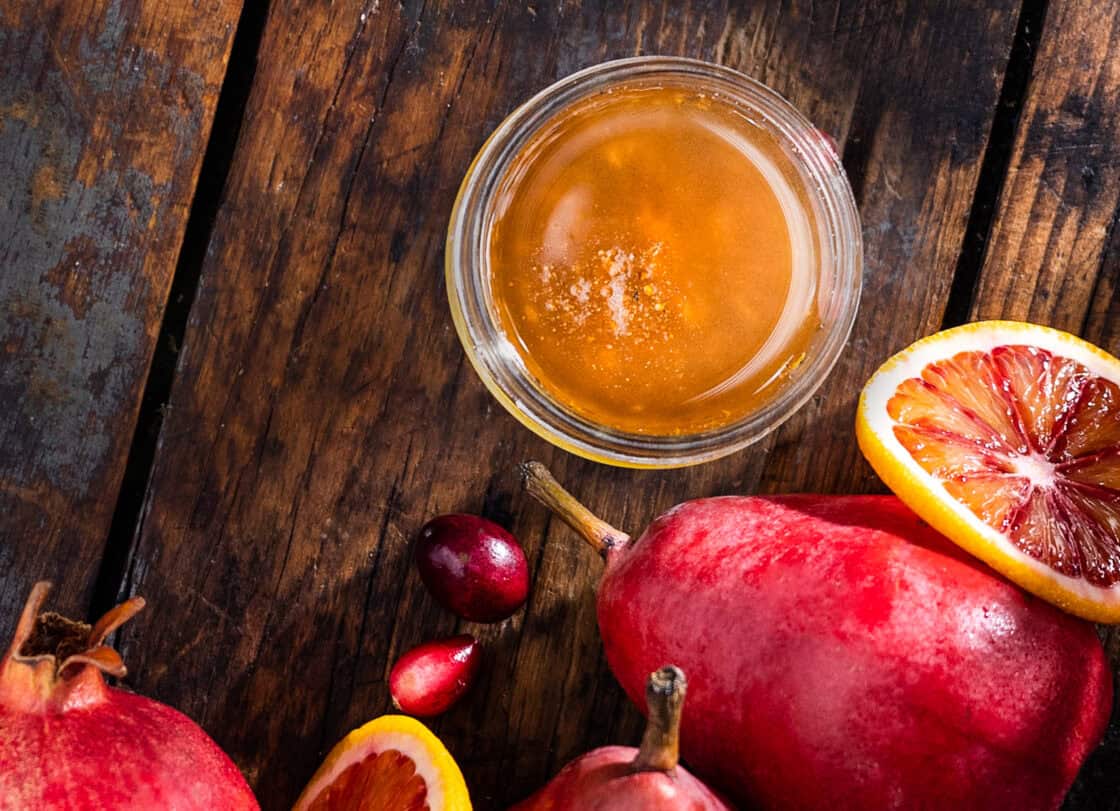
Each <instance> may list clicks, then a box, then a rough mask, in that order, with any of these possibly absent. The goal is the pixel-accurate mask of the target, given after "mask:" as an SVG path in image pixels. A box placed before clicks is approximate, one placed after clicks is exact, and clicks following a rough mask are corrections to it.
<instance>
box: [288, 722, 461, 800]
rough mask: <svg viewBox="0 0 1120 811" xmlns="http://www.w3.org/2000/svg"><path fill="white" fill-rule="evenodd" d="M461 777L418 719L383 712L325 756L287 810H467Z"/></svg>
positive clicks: (447, 755) (448, 756)
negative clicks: (383, 713)
mask: <svg viewBox="0 0 1120 811" xmlns="http://www.w3.org/2000/svg"><path fill="white" fill-rule="evenodd" d="M470 808H471V801H470V797H469V795H468V794H467V786H466V783H465V782H463V775H462V773H461V772H460V771H459V767H458V766H457V765H456V764H455V761H454V759H452V757H451V754H450V753H449V752H448V751H447V749H446V748H444V746H443V744H442V743H440V741H439V739H438V738H437V737H436V736H435V735H433V734H432V733H431V732H429V731H428V728H427V727H426V726H424V725H423V724H421V723H420V722H419V721H417V720H415V719H413V718H409V717H407V716H404V715H383V716H381V717H380V718H375V719H373V720H372V721H370V722H369V723H368V724H366V725H364V726H362V727H359V728H358V729H355V730H354V731H353V732H351V733H350V734H349V735H347V736H346V737H345V738H343V739H342V740H341V741H339V743H338V744H337V745H336V746H335V748H334V749H332V750H331V752H330V754H329V755H327V759H326V760H324V761H323V765H322V766H320V767H319V770H318V771H317V772H315V775H314V777H312V778H311V782H310V783H308V784H307V788H305V789H304V790H303V793H302V794H301V795H300V797H299V799H298V800H297V801H296V804H295V807H294V809H293V811H470Z"/></svg>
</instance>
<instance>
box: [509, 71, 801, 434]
mask: <svg viewBox="0 0 1120 811" xmlns="http://www.w3.org/2000/svg"><path fill="white" fill-rule="evenodd" d="M806 210H807V203H806V201H805V199H804V192H803V191H802V189H801V185H800V182H799V180H798V177H797V175H796V171H795V169H794V168H793V167H792V165H791V164H790V162H789V159H788V158H787V157H786V155H785V154H784V153H783V152H782V151H781V149H780V147H779V146H778V144H777V143H776V142H775V141H774V139H773V137H772V136H771V135H770V134H769V133H768V132H767V131H766V130H764V129H763V128H761V127H760V126H758V125H756V124H755V123H753V122H752V121H751V120H750V119H749V118H748V117H747V115H746V114H745V113H744V112H743V111H742V110H741V109H740V108H737V107H735V106H733V105H731V104H730V103H728V102H725V101H722V100H720V99H719V98H718V97H715V96H712V95H709V94H703V93H699V92H696V91H690V90H684V89H676V88H672V87H654V88H621V89H615V90H613V91H609V92H605V93H600V94H598V95H595V96H592V97H590V98H587V99H584V100H582V101H580V102H578V103H576V104H575V105H574V106H572V107H570V108H568V109H566V110H564V111H563V112H562V113H561V114H560V115H558V116H557V117H556V118H554V119H553V120H552V121H550V122H548V123H546V124H545V125H544V126H543V127H542V128H541V129H540V130H539V131H538V132H537V133H536V134H535V135H534V136H533V138H532V139H531V140H530V142H529V143H528V144H526V145H525V146H524V147H523V148H522V150H521V151H520V153H519V154H518V155H517V156H515V157H514V159H513V160H512V162H511V163H510V167H509V169H508V171H507V173H506V175H505V176H504V177H503V178H502V179H501V181H500V187H499V189H498V191H497V195H496V206H495V214H494V219H493V221H492V225H491V228H490V233H489V253H490V257H489V258H490V273H491V276H490V286H491V295H492V299H493V304H494V307H495V309H496V311H497V314H498V318H499V322H500V324H501V326H502V329H503V330H504V331H505V332H506V334H507V336H508V337H509V339H510V341H511V342H512V344H513V345H514V347H515V348H516V350H517V352H518V353H519V355H520V356H521V359H522V361H523V362H524V364H525V366H526V368H527V369H528V370H529V372H530V373H531V374H532V375H533V377H534V378H535V379H536V381H537V383H538V385H540V386H541V388H542V389H544V390H545V392H547V393H548V394H549V395H551V397H552V398H554V399H555V400H557V401H559V402H560V403H563V404H564V405H565V406H566V407H567V408H569V409H571V410H572V411H573V412H575V413H577V414H579V415H581V416H583V417H585V418H586V419H588V420H590V421H592V422H594V423H596V424H599V425H603V426H607V427H610V428H613V429H615V430H620V431H624V432H629V433H635V434H655V435H679V434H688V433H698V432H702V431H706V430H712V429H716V428H719V427H722V426H725V425H727V424H729V423H732V422H735V421H736V420H738V419H740V418H742V417H743V416H744V415H746V414H748V413H750V412H752V411H754V410H755V409H757V408H758V407H759V406H760V405H761V404H762V403H763V402H765V401H766V400H767V399H769V397H770V396H772V394H773V393H774V391H775V389H776V388H777V387H779V386H780V385H781V384H782V382H783V378H784V376H785V374H786V373H787V372H788V371H790V370H791V369H792V368H794V367H796V366H797V365H798V364H799V363H800V362H801V360H802V359H803V358H804V356H805V352H806V349H807V348H808V346H809V343H810V341H811V339H812V337H813V335H814V333H815V332H816V331H817V330H818V329H819V328H820V324H819V320H818V317H817V306H816V299H817V295H818V290H817V287H818V285H817V278H816V277H817V261H816V257H815V255H814V246H813V238H812V236H811V226H810V220H809V216H808V214H807V213H806Z"/></svg>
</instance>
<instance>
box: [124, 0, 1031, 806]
mask: <svg viewBox="0 0 1120 811" xmlns="http://www.w3.org/2000/svg"><path fill="white" fill-rule="evenodd" d="M1016 13H1017V6H1016V4H1015V3H1012V2H998V3H987V4H976V5H975V6H970V7H963V6H962V5H961V4H958V3H948V2H946V3H929V2H912V3H902V2H897V3H869V4H864V5H863V6H862V7H860V8H857V9H855V10H850V9H849V10H846V9H845V8H844V7H841V5H840V4H837V3H826V2H822V1H821V0H817V2H807V3H798V2H795V3H793V4H792V5H791V4H789V3H782V2H777V1H776V0H775V2H767V3H758V4H752V5H751V6H750V7H749V8H747V9H741V8H739V7H738V6H737V5H736V6H735V7H733V8H728V7H727V6H725V5H724V4H722V3H719V2H693V3H691V4H683V5H682V4H677V3H665V4H654V3H591V2H587V3H583V4H579V3H563V4H543V3H542V4H534V5H529V6H526V5H523V4H503V3H496V4H492V5H482V4H471V5H463V4H455V5H453V6H452V5H447V6H444V5H442V4H436V3H434V2H433V3H427V4H425V3H406V4H404V6H403V7H402V6H397V5H396V4H391V3H385V2H376V0H367V2H357V1H356V0H349V1H346V0H343V1H342V2H335V3H332V4H329V5H328V4H325V3H308V4H304V3H296V2H294V1H288V2H286V1H285V0H277V1H276V2H275V3H274V4H273V6H272V8H271V12H270V18H269V22H268V26H267V28H266V30H265V34H264V38H263V41H262V46H261V51H260V54H259V65H258V69H257V74H256V82H255V84H254V87H253V91H252V95H251V97H250V100H249V104H248V108H247V110H246V119H245V125H244V128H243V130H242V139H241V141H240V142H239V145H238V151H237V155H236V157H235V160H234V163H233V169H232V172H231V175H230V178H229V183H228V186H227V193H226V198H225V202H224V204H223V207H222V209H221V211H220V212H219V217H218V224H217V227H216V229H215V233H214V236H213V240H212V242H211V245H210V246H209V251H208V255H207V260H206V263H205V266H204V268H203V274H202V279H201V285H200V291H199V296H198V300H197V302H196V304H195V307H194V309H193V310H192V314H191V324H190V327H189V330H188V334H187V338H186V341H185V344H184V348H183V355H182V359H181V362H180V367H179V371H178V376H177V379H176V384H175V388H174V393H173V397H172V403H171V410H170V414H169V417H168V419H167V421H166V422H165V424H164V432H163V437H162V440H161V443H162V445H161V449H160V452H159V454H158V456H157V460H156V465H155V468H154V470H153V475H152V480H151V485H150V492H149V494H148V508H147V510H146V512H145V515H144V516H143V524H142V527H141V530H140V533H139V538H138V542H137V545H136V547H135V548H134V549H133V550H132V553H131V557H130V561H129V570H128V576H127V580H126V582H125V583H124V584H123V587H122V593H123V594H131V593H142V594H144V595H145V596H146V597H147V598H148V599H149V601H150V608H149V610H148V612H146V614H147V618H146V620H145V619H141V620H139V621H137V622H136V623H134V624H133V625H132V626H131V627H130V628H128V629H126V630H125V631H124V632H123V639H122V642H123V645H124V654H125V658H126V660H127V661H128V662H129V665H130V667H131V670H132V674H133V675H132V676H131V678H130V681H131V683H132V684H133V685H134V686H136V687H137V688H138V689H141V690H143V691H145V692H147V693H149V694H151V695H154V696H156V697H158V698H161V699H163V700H166V701H169V702H171V703H173V704H175V705H176V706H178V707H180V708H182V709H183V710H185V711H186V712H188V713H189V714H190V715H192V716H193V717H195V718H196V719H198V720H200V721H201V722H202V723H203V725H204V726H205V727H206V728H207V729H208V730H209V731H211V732H212V733H213V734H214V735H215V736H216V737H217V739H218V741H219V742H220V743H221V744H222V745H223V746H224V747H226V748H227V750H228V751H230V752H231V754H232V755H233V757H234V758H235V760H236V761H237V762H238V763H239V764H240V765H241V766H242V767H243V768H244V769H245V771H246V773H247V774H248V776H249V778H250V780H251V781H252V782H253V784H254V786H255V787H256V789H257V790H258V792H259V793H260V796H261V800H262V803H263V804H264V806H265V807H266V808H281V807H284V806H285V805H286V804H288V803H290V802H291V800H292V799H293V798H294V796H295V795H296V793H297V792H298V790H299V788H300V787H301V786H302V784H303V783H304V781H305V780H306V779H307V778H308V777H309V776H310V774H311V772H312V771H313V770H314V768H315V767H316V765H317V763H318V761H319V759H320V758H321V756H322V755H323V754H324V753H325V751H326V750H327V749H328V748H329V747H330V746H331V745H333V744H334V742H335V741H336V740H337V739H338V738H339V737H340V736H341V735H342V734H343V733H344V732H345V731H347V730H348V729H349V728H351V727H353V726H355V725H356V724H358V723H360V722H362V721H364V720H366V719H368V718H370V717H373V716H375V715H377V714H379V713H381V712H384V711H386V710H387V709H388V707H389V699H388V692H387V687H386V680H387V675H388V671H389V668H390V666H391V663H392V661H393V660H394V659H395V658H396V656H397V655H399V654H400V653H401V652H403V651H404V650H405V649H406V648H408V647H410V646H411V645H413V644H415V643H417V642H419V641H421V640H423V639H426V638H431V637H433V636H436V635H444V634H450V633H453V632H458V631H463V630H469V631H472V632H474V633H476V634H478V635H479V637H480V638H481V639H482V640H483V641H484V643H485V644H486V648H487V662H486V665H485V667H484V676H483V678H482V680H481V682H480V683H479V684H478V685H477V687H476V689H475V690H474V691H473V693H472V694H471V696H470V697H469V698H468V699H467V700H465V701H464V702H463V703H462V704H460V705H459V706H457V707H456V708H454V709H453V710H452V711H451V712H450V713H448V714H447V715H446V716H444V717H443V718H441V719H439V720H438V721H436V722H435V724H434V726H435V729H436V731H437V732H438V733H440V734H441V735H442V736H443V737H444V739H445V740H446V741H447V743H448V745H449V746H450V748H451V750H452V752H453V753H454V754H455V756H456V757H457V759H458V760H459V762H460V764H461V765H462V766H463V769H464V771H465V773H466V775H467V777H468V780H469V782H470V784H471V786H472V789H473V791H474V793H475V799H476V802H477V805H478V807H479V808H497V807H502V806H503V805H504V804H506V803H508V802H509V801H511V800H514V799H516V798H518V797H521V796H524V795H525V794H527V793H528V792H529V790H530V789H532V788H534V787H536V786H537V785H539V784H541V783H542V782H544V780H545V779H547V778H548V777H549V776H550V774H551V773H552V772H554V771H555V770H556V769H557V768H558V767H559V766H560V765H561V764H562V763H563V762H564V761H566V760H567V759H569V758H571V757H572V756H574V755H575V754H577V753H579V752H581V751H583V750H585V749H587V748H589V747H591V746H594V745H598V744H601V743H605V742H635V741H636V740H637V736H638V731H639V722H638V716H637V714H636V712H635V711H634V710H633V709H632V708H630V707H629V706H628V705H627V703H626V702H625V699H624V697H623V696H622V694H621V692H620V690H619V689H618V687H617V686H616V685H615V683H614V681H613V679H612V678H611V676H610V674H609V671H608V670H607V668H606V665H605V663H604V662H603V660H602V656H601V647H600V643H599V639H598V634H597V631H596V626H595V616H594V600H593V598H594V586H595V582H596V580H597V578H598V575H599V573H600V566H601V564H600V562H599V560H598V559H597V558H596V557H595V556H594V555H593V554H592V553H591V552H590V551H589V550H587V549H585V548H584V547H583V545H582V544H581V543H580V542H579V541H578V540H576V539H575V538H574V536H572V534H571V533H570V532H568V531H567V530H566V529H564V528H563V527H561V526H559V525H557V524H555V523H553V522H549V521H548V520H547V518H546V517H545V515H544V514H543V511H542V510H541V509H539V508H538V507H536V506H534V505H532V504H530V503H529V502H528V500H527V499H526V498H525V497H524V496H523V495H522V494H521V493H520V492H519V489H518V487H517V484H516V481H515V475H514V466H515V465H516V463H517V462H520V461H522V460H524V459H526V458H540V459H542V460H544V461H545V462H547V463H549V464H550V466H551V467H552V468H553V470H554V471H555V472H556V474H557V475H558V476H559V477H560V478H561V479H562V480H564V481H566V482H568V483H569V484H570V485H571V486H572V489H573V490H575V491H576V492H577V493H578V494H579V495H581V496H582V497H583V498H584V499H585V500H586V501H587V503H588V505H589V506H591V507H592V508H594V509H596V510H598V511H599V512H600V513H601V514H602V515H603V516H604V517H605V518H607V519H608V520H610V521H612V523H616V524H617V525H619V526H621V527H623V528H626V529H629V530H632V531H636V530H637V529H639V528H640V527H641V526H642V525H644V524H645V523H646V522H647V521H648V520H649V519H650V518H651V517H653V516H654V515H655V514H656V513H657V512H659V511H661V510H663V509H664V508H666V507H668V506H670V505H671V504H673V503H675V502H676V501H679V500H681V499H683V498H687V497H694V496H701V495H707V494H712V493H724V492H746V491H751V490H756V489H763V490H774V489H784V490H798V489H869V488H876V487H877V486H878V485H877V484H876V483H875V482H874V481H873V480H872V479H871V478H870V476H869V474H868V472H867V471H866V469H865V468H863V467H862V466H861V465H862V463H861V462H858V461H857V460H858V454H857V452H856V450H855V443H854V440H853V438H852V436H851V429H850V425H851V420H852V416H853V410H854V401H855V394H856V392H857V391H858V389H859V386H860V385H861V384H862V382H863V379H864V378H865V377H866V375H867V374H868V373H869V372H870V370H871V369H872V368H873V367H874V365H875V364H877V363H878V362H879V361H880V360H881V359H883V358H884V357H886V356H887V354H889V353H890V352H892V351H894V350H895V349H897V348H899V347H900V346H902V345H904V344H906V343H908V342H910V341H911V340H913V339H914V338H916V337H918V336H919V335H920V334H922V333H924V332H927V331H929V330H930V329H931V328H932V327H933V326H936V324H937V323H938V322H939V320H940V317H941V310H942V309H943V308H944V302H945V296H946V293H947V291H948V288H949V285H950V281H951V277H952V274H953V269H954V267H955V264H956V258H957V253H958V251H959V249H960V244H961V240H962V236H963V230H964V225H965V221H966V218H967V209H968V205H969V201H970V200H971V198H972V194H973V190H974V189H973V187H974V185H975V180H976V175H977V170H978V166H979V162H980V158H981V155H982V153H983V150H984V146H985V141H986V137H987V133H988V129H989V127H990V123H991V117H992V114H993V111H994V108H995V102H996V99H997V96H998V91H999V84H1000V77H1001V75H1002V71H1003V69H1004V63H1005V61H1006V58H1007V54H1008V51H1009V48H1010V44H1011V39H1012V34H1013V31H1014V27H1015V20H1016ZM636 53H677V54H685V55H690V56H698V57H701V58H707V59H715V60H718V61H722V62H726V63H728V64H731V65H732V66H735V67H738V68H740V69H742V70H744V71H745V72H747V73H750V74H752V75H754V76H756V77H758V78H760V79H762V80H763V81H765V82H767V83H769V84H771V85H773V86H774V87H776V88H777V89H778V90H779V91H781V92H782V93H784V94H785V95H787V96H788V97H789V98H790V99H791V100H792V101H793V102H794V103H795V104H797V105H798V106H799V107H801V108H802V109H803V110H805V111H806V112H807V113H808V114H809V115H810V116H811V117H812V118H813V119H814V120H815V121H816V122H817V123H818V124H819V125H820V126H822V127H823V128H824V129H826V130H827V131H828V132H830V133H831V134H832V135H833V136H834V137H835V138H836V139H837V141H838V142H839V143H841V144H843V145H844V153H845V156H846V162H847V165H848V168H849V171H850V173H851V175H852V177H853V181H854V185H855V187H856V190H857V193H858V196H859V200H860V203H861V208H862V211H863V216H864V219H865V234H866V240H867V245H866V257H867V270H866V297H865V307H864V310H863V314H862V316H861V318H860V321H859V326H858V328H857V331H856V334H855V336H854V339H853V345H852V348H851V349H849V351H848V353H847V354H846V356H845V359H844V360H843V361H842V363H841V365H840V366H839V368H838V370H837V372H836V373H835V374H834V375H833V378H832V379H831V381H830V382H829V384H828V386H827V388H826V389H824V390H823V394H822V395H821V396H820V397H819V398H817V400H816V401H815V403H814V404H813V405H812V406H811V407H809V408H807V409H806V411H804V412H803V415H802V416H801V417H799V418H798V419H797V420H796V422H791V423H790V424H788V427H787V428H785V429H783V430H782V431H781V433H780V434H778V436H777V437H776V439H772V440H770V441H768V442H766V443H764V444H762V445H760V446H758V447H756V448H755V449H753V450H751V451H749V452H746V453H743V454H740V455H737V456H735V457H733V458H731V459H727V460H724V461H723V462H720V463H716V464H710V465H705V466H703V467H700V468H696V469H692V470H686V471H675V472H669V473H655V472H633V471H623V470H615V469H610V468H605V467H601V466H597V465H594V464H591V463H588V462H584V461H581V460H578V459H575V458H573V457H570V456H567V455H565V454H563V453H561V452H559V451H555V450H553V449H552V448H550V447H549V446H547V445H545V444H543V443H542V442H541V441H539V440H537V439H536V438H535V437H533V436H532V435H530V434H529V433H528V432H527V431H525V430H523V429H522V428H520V427H519V426H518V424H517V423H516V422H515V421H514V420H513V419H512V418H511V417H509V416H508V415H506V414H505V413H504V412H503V411H502V410H501V409H500V407H499V406H498V405H497V404H496V403H495V402H494V401H493V400H492V398H491V397H490V396H489V395H488V394H487V392H486V391H485V389H484V388H483V387H482V385H481V383H480V382H479V381H478V380H477V378H476V377H475V375H474V374H473V372H472V371H471V370H470V368H469V366H468V365H466V364H465V362H464V357H463V354H462V352H461V350H460V348H459V346H458V343H457V340H456V337H455V335H454V331H453V329H452V326H451V322H450V318H449V315H448V312H447V305H446V296H445V291H444V289H443V283H442V245H443V238H444V229H445V227H446V222H447V217H448V213H449V211H450V208H451V204H452V202H453V199H454V195H455V191H456V188H457V186H458V183H459V180H460V179H461V177H462V175H463V173H464V171H465V170H466V167H467V165H468V163H469V161H470V159H471V157H472V155H473V154H474V152H475V150H476V149H477V148H478V147H479V145H480V144H481V143H482V141H483V140H484V139H485V137H486V135H487V134H488V133H489V132H490V131H491V130H492V129H493V128H494V127H495V126H496V125H497V124H498V122H499V121H500V120H501V119H502V117H503V116H504V115H506V114H507V113H508V112H509V111H510V110H512V109H513V107H514V106H516V104H517V103H518V102H520V101H521V100H523V99H524V98H526V97H528V96H529V95H530V94H531V93H533V92H535V91H536V90H538V89H540V88H542V87H544V86H545V85H547V84H548V83H550V82H551V81H553V80H555V79H557V78H559V77H561V76H563V75H566V74H568V73H570V72H572V71H573V70H576V69H578V68H580V67H584V66H586V65H589V64H593V63H596V62H599V61H602V60H604V59H608V58H612V57H619V56H626V55H632V54H636ZM451 510H463V511H471V512H481V513H483V514H486V515H488V516H490V517H492V518H495V519H497V520H499V521H500V522H502V523H505V524H506V525H507V526H511V527H512V528H513V530H514V532H515V534H517V535H518V536H519V537H520V538H521V540H522V541H523V543H524V545H525V547H526V551H527V554H528V556H529V560H530V563H531V566H532V569H533V572H534V576H535V586H534V589H533V593H532V596H531V598H530V604H529V606H528V609H527V610H526V611H524V612H522V613H519V614H518V615H516V616H515V617H514V618H513V619H511V620H510V621H508V622H506V623H502V624H499V625H494V626H473V625H470V624H468V623H461V622H457V621H456V620H455V619H454V618H453V617H452V616H450V615H449V614H447V613H445V612H443V611H442V610H441V609H439V607H438V606H437V605H436V604H435V603H434V601H433V600H432V599H431V598H430V597H429V595H428V594H427V593H426V592H425V590H424V589H423V587H422V585H421V584H420V582H419V579H418V577H417V576H416V574H415V572H414V570H413V567H412V566H411V564H410V560H409V548H410V543H411V540H412V538H413V536H414V534H415V532H416V531H417V530H418V529H419V527H420V526H421V524H422V523H423V522H424V521H425V520H426V519H427V518H429V517H431V516H433V515H435V514H437V513H440V512H445V511H451Z"/></svg>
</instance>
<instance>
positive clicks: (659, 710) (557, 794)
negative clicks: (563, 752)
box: [510, 666, 731, 811]
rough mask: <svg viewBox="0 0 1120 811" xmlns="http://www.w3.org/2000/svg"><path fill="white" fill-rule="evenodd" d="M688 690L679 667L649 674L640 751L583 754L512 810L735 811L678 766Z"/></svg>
mask: <svg viewBox="0 0 1120 811" xmlns="http://www.w3.org/2000/svg"><path fill="white" fill-rule="evenodd" d="M686 687H687V685H686V684H685V678H684V673H682V672H681V671H680V670H679V669H678V668H676V667H672V666H669V667H663V668H661V669H660V670H658V671H657V672H655V673H650V674H649V678H648V679H647V681H646V711H647V714H648V715H649V721H648V722H647V724H646V731H645V735H644V736H643V737H642V746H641V748H640V749H634V748H633V747H630V746H604V747H602V748H600V749H595V750H594V751H591V752H588V753H587V754H585V755H581V756H580V757H578V758H576V759H575V760H573V761H572V762H571V763H569V764H568V765H567V766H565V767H564V768H563V769H561V770H560V773H559V774H558V775H556V777H554V778H552V781H551V782H549V784H548V785H546V786H545V787H544V788H542V789H541V790H540V791H538V792H537V793H536V794H534V795H533V796H532V797H530V798H529V799H527V800H524V801H523V802H520V803H518V804H517V805H515V806H513V808H511V809H510V811H731V809H730V806H728V805H727V804H726V803H724V802H723V801H722V800H721V799H719V797H717V796H716V795H715V794H714V793H713V792H712V790H711V789H709V788H708V787H707V786H705V785H704V784H703V783H701V782H700V781H699V780H697V779H696V778H695V777H693V776H692V775H691V774H689V773H688V772H687V771H686V770H685V768H684V767H683V766H678V765H677V758H678V748H679V739H680V723H681V706H682V705H683V704H684V696H685V690H686Z"/></svg>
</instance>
